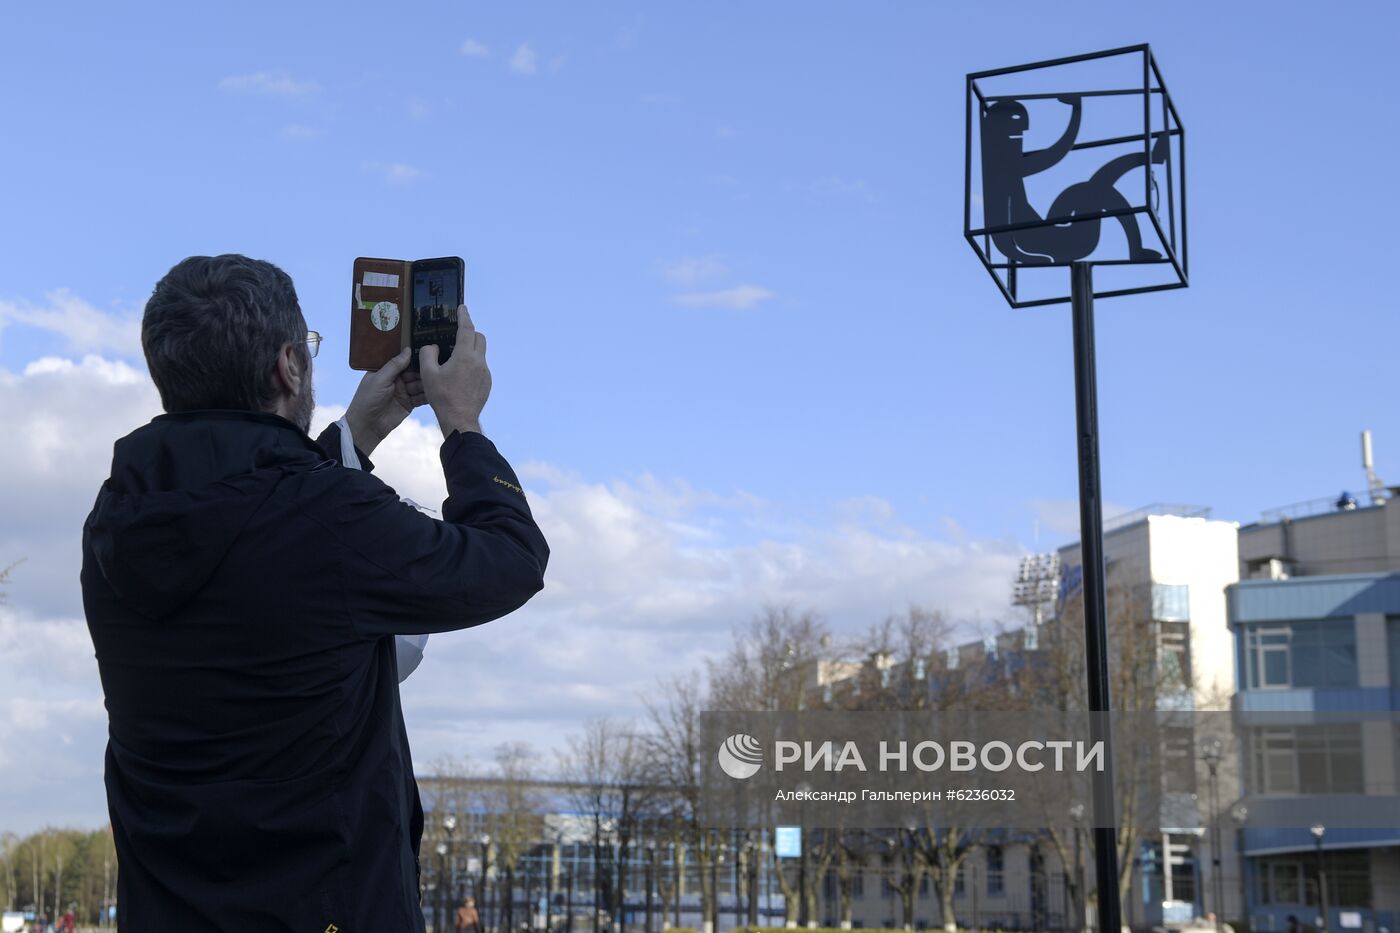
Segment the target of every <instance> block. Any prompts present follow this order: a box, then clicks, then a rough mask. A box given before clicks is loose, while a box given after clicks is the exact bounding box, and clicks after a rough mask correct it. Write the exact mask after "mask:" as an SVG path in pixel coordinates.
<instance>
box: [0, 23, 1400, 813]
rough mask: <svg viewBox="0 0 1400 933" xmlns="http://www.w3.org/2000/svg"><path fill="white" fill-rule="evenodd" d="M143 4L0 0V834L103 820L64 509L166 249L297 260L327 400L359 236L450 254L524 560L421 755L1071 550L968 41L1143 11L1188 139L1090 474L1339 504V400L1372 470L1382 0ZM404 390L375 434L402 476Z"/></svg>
mask: <svg viewBox="0 0 1400 933" xmlns="http://www.w3.org/2000/svg"><path fill="white" fill-rule="evenodd" d="M174 9H176V8H174V7H166V8H160V7H157V6H153V5H148V6H144V7H143V6H139V5H135V6H124V7H122V8H121V9H118V8H116V7H113V6H111V5H107V6H99V5H93V6H91V7H90V8H88V9H84V10H74V9H70V8H65V7H63V6H61V5H55V4H22V5H21V4H12V5H9V6H8V7H7V8H6V35H7V39H8V40H9V41H8V42H7V43H6V45H7V49H6V55H5V56H4V57H3V58H2V59H0V80H3V82H4V86H5V87H6V88H7V89H8V93H7V94H6V95H5V105H6V106H5V116H6V128H7V133H6V141H7V145H6V146H5V147H4V154H3V156H0V167H2V168H3V177H4V178H5V181H6V184H5V186H4V188H3V189H0V190H2V191H3V193H0V209H3V212H4V216H5V219H6V221H7V223H6V227H5V229H6V234H5V236H4V253H3V260H0V270H3V274H0V433H3V434H4V435H5V436H6V437H7V441H8V443H7V444H6V445H4V446H3V447H0V474H5V475H6V476H7V483H5V484H3V488H0V514H3V521H0V566H4V565H5V564H7V563H8V562H9V561H10V560H13V559H15V558H16V557H25V558H26V561H25V563H24V564H22V565H20V567H18V568H17V569H16V572H15V576H14V579H13V580H12V582H11V584H10V587H9V594H8V603H7V607H8V608H6V607H0V609H3V611H0V649H3V650H0V680H4V681H5V682H7V683H9V684H11V685H12V688H13V689H11V690H9V691H8V692H7V694H6V695H5V696H3V697H0V746H10V747H17V746H16V745H15V743H22V746H23V747H26V748H29V749H31V750H32V751H33V752H34V754H35V755H37V756H39V758H40V759H41V760H44V761H46V762H48V763H49V764H48V768H47V770H46V771H44V772H39V771H37V770H36V771H35V772H34V773H33V775H32V776H30V775H27V774H25V773H12V774H10V775H8V776H3V777H0V791H3V792H4V795H5V796H6V797H7V799H11V800H14V801H17V802H18V805H17V807H16V810H15V813H16V814H19V813H22V814H24V815H23V817H22V818H20V817H16V816H14V814H3V813H0V828H4V827H5V826H6V825H10V826H12V827H13V828H22V827H23V825H24V824H25V823H26V822H28V823H32V824H34V825H40V824H41V822H42V821H47V820H56V821H77V822H79V823H96V822H98V821H100V819H101V812H102V801H101V783H100V782H101V765H100V760H101V754H100V753H101V741H102V740H103V737H104V731H105V717H104V714H103V712H102V709H101V695H100V689H99V688H98V687H97V684H96V668H95V664H94V663H93V662H92V658H91V645H90V643H88V642H87V641H86V639H87V635H86V630H85V627H84V625H83V622H82V617H81V604H80V602H79V599H78V593H77V587H76V585H75V584H76V579H77V577H76V570H77V553H78V552H77V536H78V530H79V528H80V527H81V522H82V518H83V516H84V515H85V514H86V511H87V508H88V506H89V504H90V503H91V500H92V496H93V495H94V494H95V491H96V488H97V485H98V484H99V483H100V482H101V479H102V477H103V476H104V475H105V465H106V462H107V458H108V457H109V456H110V449H111V443H112V441H113V440H114V439H115V438H117V437H119V436H120V435H122V434H125V433H127V432H128V431H130V430H131V429H133V428H134V427H136V426H138V425H139V424H140V423H143V422H144V420H145V419H146V418H149V417H150V416H151V415H152V414H154V413H155V410H154V396H153V393H152V392H151V390H150V387H149V385H148V383H147V382H146V381H145V376H144V366H143V364H142V360H141V358H140V353H139V345H138V344H137V343H136V342H135V335H136V329H135V321H136V320H137V317H138V316H139V313H140V309H141V307H142V305H143V304H144V301H145V299H146V297H147V296H148V295H149V293H150V290H151V288H152V286H153V285H154V283H155V282H156V280H157V279H158V278H159V277H160V276H161V275H162V274H163V273H164V272H165V271H166V270H167V269H168V268H169V267H170V266H171V265H173V264H174V263H175V262H177V261H178V260H180V259H181V258H183V257H184V256H187V255H191V254H207V253H219V252H226V251H233V252H242V253H246V254H248V255H252V256H256V257H259V258H264V259H269V260H272V261H274V262H276V263H278V264H279V265H281V266H282V267H283V268H285V269H286V270H287V271H288V272H290V273H291V275H292V276H293V278H294V279H295V281H296V283H297V288H298V291H299V294H300V297H301V301H302V305H303V308H304V309H305V312H306V315H307V318H308V321H309V323H310V325H311V326H312V327H313V328H316V329H318V330H320V331H321V332H322V333H323V334H324V335H325V337H326V341H325V343H324V344H323V346H322V351H321V356H320V357H319V358H318V360H317V364H316V365H317V368H316V378H317V393H318V398H319V400H320V401H321V403H322V404H323V405H325V406H328V408H327V409H326V410H323V412H322V417H323V418H324V417H329V416H333V415H334V413H335V412H334V406H337V405H343V404H344V403H345V402H347V401H348V400H349V397H350V394H351V392H352V391H353V387H354V385H355V381H356V379H357V375H356V374H352V373H351V372H349V371H348V370H347V369H346V368H345V366H344V360H345V357H346V352H347V347H346V334H347V327H348V320H347V305H348V300H349V295H350V282H349V277H350V268H351V262H352V260H353V259H354V257H356V256H360V255H368V256H383V257H395V258H418V257H429V256H439V255H452V254H455V255H460V256H462V257H464V258H465V260H466V262H467V295H468V303H469V304H470V306H471V308H472V312H473V317H474V318H475V320H476V321H477V324H478V326H479V327H480V328H481V329H482V330H483V331H484V332H486V333H487V334H488V336H489V338H490V351H489V352H490V361H491V365H492V370H493V373H494V376H495V391H494V393H493V397H492V399H491V401H490V404H489V405H488V407H487V409H486V412H485V415H484V417H483V424H484V426H485V429H486V432H487V434H488V435H490V436H491V437H492V438H493V439H494V440H495V441H496V442H497V444H498V445H499V446H500V449H501V450H502V452H503V453H505V454H506V456H507V457H508V458H509V459H510V460H511V461H512V463H514V464H516V465H517V466H518V467H519V468H520V470H521V475H522V480H523V482H524V484H525V486H526V487H527V490H529V491H531V494H532V502H533V503H534V505H535V508H536V510H537V514H539V515H540V516H541V522H542V524H543V525H544V526H545V527H546V532H547V534H548V535H549V537H550V539H551V543H552V544H553V545H554V548H555V558H554V560H553V561H552V563H551V568H550V581H549V585H548V586H547V587H546V590H545V592H544V593H542V594H541V596H540V597H539V598H537V600H536V601H535V602H533V603H532V604H531V606H529V607H527V608H526V610H523V611H522V613H520V614H519V617H518V618H513V620H512V621H511V622H509V623H508V624H506V623H502V624H497V625H492V626H487V627H485V628H483V629H481V630H475V631H474V632H472V633H468V634H467V635H463V636H461V637H459V638H457V639H456V640H454V639H453V638H452V637H447V638H444V639H441V640H435V641H434V643H433V644H432V645H430V646H429V652H428V658H427V660H425V662H424V665H423V667H422V668H420V670H419V672H418V673H416V674H415V675H414V678H413V679H412V680H411V681H410V682H409V683H408V684H407V685H405V689H404V702H405V709H406V711H407V715H408V718H409V721H410V729H411V731H412V733H413V736H414V738H413V742H414V749H415V758H416V760H418V761H419V763H420V765H421V764H422V763H423V762H426V761H428V760H430V759H431V758H432V756H433V755H435V754H438V753H442V752H448V751H451V750H452V749H454V748H461V747H463V745H464V743H471V744H472V745H473V747H484V746H487V745H489V743H490V742H491V741H495V740H499V739H502V738H506V737H512V738H513V737H522V736H523V737H528V738H531V739H532V740H533V741H536V742H538V743H540V744H541V745H547V744H548V743H550V742H557V740H558V738H559V736H560V735H561V734H563V733H564V732H567V731H568V730H569V729H571V728H575V727H576V726H577V725H578V723H579V721H580V719H581V718H582V717H583V716H586V715H601V714H609V715H614V714H615V715H634V714H635V713H636V711H637V703H636V697H637V693H638V692H639V691H641V690H643V689H644V688H645V686H646V684H648V683H651V682H653V679H654V676H655V675H656V674H658V673H664V672H666V671H667V670H670V669H676V668H681V667H685V666H694V665H696V664H698V663H699V662H700V661H701V660H702V659H703V658H704V657H707V656H713V655H714V653H715V652H717V651H719V650H722V648H723V642H724V639H725V638H726V637H727V632H728V631H729V627H730V626H731V625H732V624H735V623H741V622H742V621H743V620H744V619H745V618H746V617H748V616H749V615H750V614H752V613H753V612H755V611H757V610H758V608H759V606H760V605H761V603H762V602H764V601H767V600H770V599H771V600H777V601H783V600H789V601H792V602H795V603H797V604H798V605H799V606H810V607H814V608H816V609H817V610H818V611H821V612H824V613H826V614H827V615H828V616H829V617H830V618H832V619H833V620H834V621H835V622H837V623H838V625H841V624H844V625H845V626H846V627H847V628H852V627H855V626H857V625H863V624H866V623H868V622H869V621H873V620H874V619H876V618H878V617H879V616H880V615H881V614H882V613H884V612H886V611H890V610H894V609H898V608H899V607H900V606H901V605H907V603H908V601H910V600H914V601H918V602H921V603H923V604H925V605H932V606H944V607H947V608H949V609H950V610H951V611H954V612H955V613H957V614H958V615H959V616H960V617H964V616H973V617H980V618H983V619H989V618H990V619H995V618H996V616H997V614H998V613H1004V612H1005V611H1006V600H1007V595H1008V594H1007V589H1008V584H1009V580H1010V576H1011V574H1012V573H1013V572H1014V567H1015V560H1016V558H1017V557H1018V556H1019V555H1020V554H1021V553H1023V552H1024V551H1025V550H1027V549H1029V548H1031V547H1033V546H1034V545H1035V544H1036V543H1037V542H1036V539H1035V535H1036V529H1037V527H1039V540H1038V544H1039V546H1040V547H1041V548H1048V547H1050V546H1052V545H1056V544H1059V543H1062V542H1064V541H1066V540H1069V539H1073V538H1074V537H1076V536H1077V535H1076V533H1075V527H1074V523H1075V513H1074V504H1073V503H1074V498H1075V496H1076V492H1077V487H1076V473H1075V447H1074V404H1073V393H1072V368H1071V366H1072V364H1071V356H1070V333H1069V314H1068V308H1067V307H1065V306H1059V307H1053V308H1048V309H1032V310H1024V311H1012V310H1010V309H1009V308H1007V307H1006V305H1005V303H1004V301H1003V300H1002V298H1001V297H1000V295H999V294H998V293H997V292H996V290H995V288H994V287H993V285H992V283H991V282H990V281H989V279H988V277H987V275H986V273H985V272H984V271H983V270H982V269H981V268H980V266H979V264H978V261H977V259H976V257H975V256H974V255H973V253H972V251H971V250H970V249H969V248H968V246H967V244H966V243H965V242H964V241H963V239H962V235H961V234H962V219H963V217H962V182H963V178H962V159H963V81H964V76H965V74H966V73H967V72H969V71H976V70H982V69H987V68H994V67H999V66H1004V65H1010V64H1016V63H1020V62H1026V61H1033V60H1038V59H1042V58H1047V57H1054V56H1059V55H1066V54H1074V53H1078V52H1085V51H1091V50H1095V49H1101V48H1111V47H1117V46H1121V45H1126V44H1134V43H1139V42H1143V41H1147V42H1150V43H1151V44H1152V46H1153V49H1154V52H1155V54H1156V56H1157V60H1158V62H1159V64H1160V66H1161V68H1162V71H1163V73H1164V75H1165V78H1166V81H1167V82H1168V85H1169V87H1170V89H1171V92H1172V96H1173V98H1174V100H1175V102H1176V105H1177V107H1178V109H1179V111H1180V113H1181V116H1182V119H1183V121H1184V123H1185V126H1186V129H1187V132H1188V135H1189V157H1190V167H1191V173H1190V179H1189V180H1190V185H1191V190H1190V217H1191V227H1190V242H1191V247H1192V253H1191V267H1192V272H1193V279H1192V285H1191V288H1190V289H1188V290H1184V291H1176V292H1168V293H1161V294H1155V295H1146V296H1137V297H1131V298H1122V299H1115V300H1111V301H1104V302H1101V303H1100V304H1099V305H1098V321H1099V341H1100V343H1099V367H1100V372H1099V375H1100V389H1099V393H1100V417H1101V426H1102V430H1103V438H1102V449H1103V470H1104V487H1105V496H1106V499H1107V500H1108V501H1109V502H1110V503H1112V504H1114V505H1116V506H1118V507H1122V508H1133V507H1136V506H1139V505H1143V504H1146V503H1149V502H1156V501H1172V502H1190V503H1200V504H1205V505H1210V506H1214V508H1215V515H1216V517H1219V518H1226V519H1231V520H1241V521H1250V520H1253V519H1255V518H1256V517H1257V516H1258V513H1259V511H1260V510H1261V509H1264V508H1268V507H1272V506H1277V505H1282V504H1285V503H1289V502H1293V501H1296V500H1301V499H1308V498H1313V497H1319V496H1335V495H1336V494H1337V493H1338V492H1340V491H1341V490H1342V489H1343V488H1348V489H1351V490H1353V491H1359V489H1360V487H1361V485H1362V474H1361V470H1360V467H1359V463H1358V442H1357V434H1358V432H1359V431H1360V430H1361V429H1362V428H1371V429H1372V430H1374V431H1375V434H1376V451H1377V468H1378V470H1379V472H1380V473H1381V475H1382V476H1387V477H1389V478H1390V479H1391V481H1392V482H1400V479H1398V478H1400V416H1398V415H1397V413H1396V406H1395V404H1394V400H1393V398H1392V397H1391V387H1392V384H1393V382H1394V380H1393V378H1390V376H1391V374H1392V373H1393V371H1394V358H1395V356H1394V349H1393V345H1394V341H1393V339H1392V338H1391V334H1392V329H1393V327H1394V320H1395V299H1394V297H1393V295H1392V293H1391V291H1390V289H1389V285H1390V282H1389V275H1388V273H1386V272H1385V270H1386V269H1387V268H1389V265H1390V257H1389V256H1388V255H1387V251H1388V248H1389V245H1390V241H1391V239H1392V237H1391V235H1390V234H1391V231H1390V225H1388V224H1387V223H1386V222H1385V218H1386V217H1387V216H1389V214H1390V212H1391V211H1392V208H1393V206H1394V205H1395V203H1396V201H1397V196H1400V180H1397V179H1398V178H1400V176H1398V175H1397V173H1396V172H1395V170H1394V158H1395V149H1396V129H1395V126H1394V123H1395V120H1394V114H1395V112H1396V106H1395V101H1394V98H1395V96H1396V93H1397V91H1400V81H1397V78H1396V73H1395V71H1394V69H1393V67H1390V66H1388V65H1387V62H1388V61H1389V60H1390V59H1392V58H1393V48H1392V45H1393V42H1394V36H1395V34H1396V32H1397V30H1396V26H1397V25H1400V23H1398V22H1397V21H1398V20H1400V14H1397V12H1396V10H1395V7H1394V6H1393V5H1386V4H1381V3H1368V4H1360V3H1356V4H1333V5H1328V6H1324V5H1322V4H1297V3H1293V4H1277V3H1268V4H1266V3H1258V2H1256V3H1228V4H1226V3H1198V2H1192V3H1180V4H1172V5H1169V6H1164V5H1160V4H1158V5H1151V6H1148V5H1139V4H1121V3H1114V4H1110V3H1063V4H1057V5H1039V6H1037V5H1031V4H1001V5H990V4H963V5H959V6H955V5H952V4H947V3H917V4H916V3H903V4H890V3H863V4H859V5H857V4H831V3H828V4H812V3H802V4H799V3H793V2H775V3H764V4H740V3H705V4H686V5H682V4H664V5H663V4H643V3H606V4H604V3H594V4H579V3H531V4H528V5H527V4H513V5H506V4H499V5H492V6H487V5H482V4H466V3H452V4H439V5H390V4H378V5H365V4H353V5H352V4H335V5H330V4H322V5H314V4H271V3H239V4H231V3H224V4H195V5H186V6H184V7H180V8H179V9H178V13H172V12H171V11H172V10H174ZM420 421H421V424H422V425H423V426H422V427H419V428H417V429H414V428H413V427H412V426H410V427H408V428H405V429H402V430H401V432H400V435H398V436H396V438H393V439H391V441H390V443H389V444H387V445H386V448H385V450H384V453H383V455H382V456H377V457H376V460H377V461H379V462H380V465H381V472H382V473H383V474H384V475H385V476H386V478H387V479H389V480H390V481H391V482H393V483H394V484H395V485H396V486H397V487H398V488H400V489H401V491H404V492H407V493H408V494H410V495H413V496H414V497H415V498H418V499H420V500H421V501H429V500H431V499H432V497H433V495H434V494H435V491H436V490H438V487H439V486H440V483H441V480H440V476H439V477H437V478H436V479H434V478H433V477H432V476H431V474H432V472H433V464H432V460H433V451H434V449H435V446H436V440H435V439H434V438H433V430H432V429H431V428H430V427H429V426H427V425H428V422H427V420H426V418H420ZM435 483H436V484H437V485H434V484H435ZM436 494H437V495H439V496H440V495H441V493H440V491H437V492H436ZM464 670H466V671H470V672H471V673H470V680H471V690H470V694H469V695H467V694H465V693H464V691H463V688H462V680H461V671H464ZM523 684H530V686H529V689H522V685H523ZM16 782H18V783H16Z"/></svg>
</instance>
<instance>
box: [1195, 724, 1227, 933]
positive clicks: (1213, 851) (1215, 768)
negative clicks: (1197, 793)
mask: <svg viewBox="0 0 1400 933" xmlns="http://www.w3.org/2000/svg"><path fill="white" fill-rule="evenodd" d="M1220 759H1221V748H1220V740H1219V739H1210V740H1209V741H1206V742H1204V743H1202V745H1201V760H1202V761H1204V762H1205V764H1206V769H1207V771H1209V773H1210V813H1209V814H1207V817H1206V818H1207V819H1209V820H1210V871H1211V880H1212V881H1213V882H1214V888H1215V933H1224V926H1223V924H1224V921H1223V920H1222V919H1221V918H1222V916H1223V915H1224V913H1225V883H1224V879H1223V878H1221V876H1220V819H1219V817H1220V813H1219V811H1220V801H1219V800H1218V799H1217V798H1216V776H1217V774H1218V772H1219V771H1220Z"/></svg>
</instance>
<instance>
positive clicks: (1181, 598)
mask: <svg viewBox="0 0 1400 933" xmlns="http://www.w3.org/2000/svg"><path fill="white" fill-rule="evenodd" d="M1152 618H1153V619H1155V620H1157V621H1158V622H1190V621H1191V588H1190V587H1189V586H1185V585H1181V586H1177V585H1173V584H1167V583H1154V584H1152Z"/></svg>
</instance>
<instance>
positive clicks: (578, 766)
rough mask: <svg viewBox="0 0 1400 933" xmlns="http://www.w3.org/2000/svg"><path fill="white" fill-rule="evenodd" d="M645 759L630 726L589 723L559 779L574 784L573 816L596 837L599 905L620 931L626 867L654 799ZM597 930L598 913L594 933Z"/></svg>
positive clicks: (573, 742) (572, 742)
mask: <svg viewBox="0 0 1400 933" xmlns="http://www.w3.org/2000/svg"><path fill="white" fill-rule="evenodd" d="M643 753H644V749H643V744H642V740H641V738H640V737H639V736H638V734H637V731H636V729H635V728H634V726H633V725H632V724H631V723H630V722H624V723H618V722H614V721H613V720H610V719H608V718H606V717H603V718H598V719H592V720H589V721H588V722H586V723H585V724H584V727H583V731H582V732H581V733H579V734H577V735H572V736H570V737H569V738H568V744H567V748H566V749H565V750H564V751H562V752H561V753H560V754H559V771H560V775H561V777H563V779H564V780H565V781H567V782H568V784H569V797H570V799H571V801H572V803H573V806H574V810H575V812H577V813H578V814H579V815H581V816H583V817H584V818H585V819H586V820H587V821H588V823H589V828H590V829H591V831H592V837H593V865H594V889H595V891H596V892H597V898H596V902H597V904H598V905H600V906H602V908H603V909H604V910H606V911H607V913H608V915H609V916H612V917H614V918H615V922H616V923H617V924H618V926H619V928H620V927H621V924H622V915H623V908H624V907H625V900H626V892H627V886H628V883H629V878H628V870H627V866H628V864H629V861H630V855H631V852H632V850H633V848H634V846H635V844H636V842H637V841H638V837H639V835H640V832H641V821H642V817H643V814H644V813H645V812H646V807H647V804H648V799H649V796H650V787H649V785H648V783H647V774H646V767H645V760H644V758H643ZM598 925H599V917H598V911H596V910H595V911H594V916H593V929H594V930H595V931H596V930H597V929H598Z"/></svg>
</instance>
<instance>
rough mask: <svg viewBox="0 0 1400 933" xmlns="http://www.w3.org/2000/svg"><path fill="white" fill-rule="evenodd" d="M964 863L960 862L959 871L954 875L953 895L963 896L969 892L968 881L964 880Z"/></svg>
mask: <svg viewBox="0 0 1400 933" xmlns="http://www.w3.org/2000/svg"><path fill="white" fill-rule="evenodd" d="M964 874H965V872H964V871H963V863H962V862H959V863H958V873H957V874H956V875H954V876H953V896H954V897H962V896H963V895H964V894H966V893H967V882H966V881H965V880H964Z"/></svg>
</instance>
